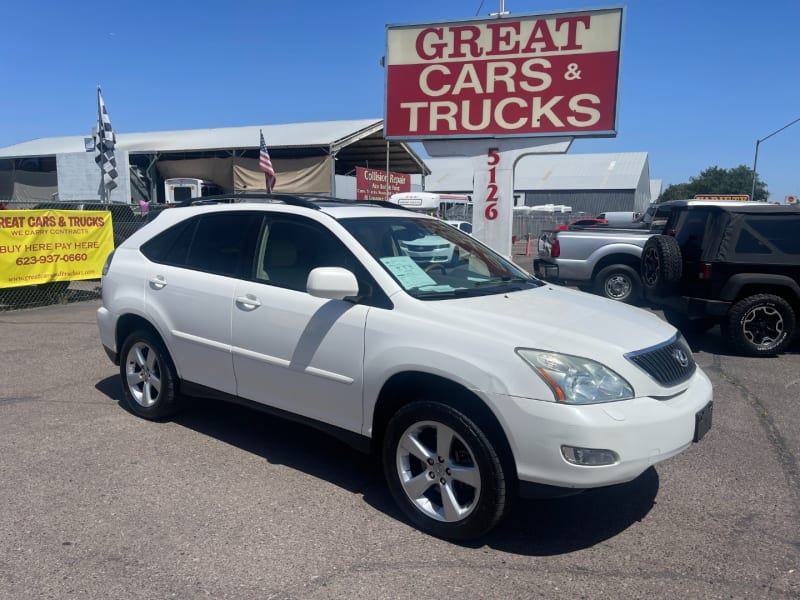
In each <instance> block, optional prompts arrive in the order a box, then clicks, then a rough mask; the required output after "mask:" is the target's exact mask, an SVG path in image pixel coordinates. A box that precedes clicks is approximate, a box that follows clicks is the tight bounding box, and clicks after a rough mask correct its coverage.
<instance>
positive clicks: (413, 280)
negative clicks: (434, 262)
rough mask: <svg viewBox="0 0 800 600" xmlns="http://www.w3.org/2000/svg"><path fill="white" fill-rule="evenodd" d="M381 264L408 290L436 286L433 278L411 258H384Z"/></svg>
mask: <svg viewBox="0 0 800 600" xmlns="http://www.w3.org/2000/svg"><path fill="white" fill-rule="evenodd" d="M381 262H382V263H383V264H384V265H386V268H387V269H389V271H390V272H391V274H392V275H394V276H395V277H397V280H398V281H399V282H400V284H401V285H402V286H403V287H404V288H406V289H407V290H410V289H413V288H419V287H423V286H426V285H436V282H435V281H434V280H433V279H432V278H431V276H430V275H428V274H427V273H426V272H425V271H423V270H422V267H420V266H419V265H418V264H417V263H415V262H414V259H412V258H411V257H410V256H387V257H384V258H382V259H381Z"/></svg>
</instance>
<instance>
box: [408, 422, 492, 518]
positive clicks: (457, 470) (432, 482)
mask: <svg viewBox="0 0 800 600" xmlns="http://www.w3.org/2000/svg"><path fill="white" fill-rule="evenodd" d="M396 464H397V475H398V477H399V479H400V485H401V487H402V488H403V492H405V494H406V496H407V497H408V499H409V500H411V502H412V503H413V504H414V506H415V507H416V508H417V509H418V510H419V511H420V512H422V513H423V514H424V515H425V516H427V517H430V518H431V519H434V520H436V521H442V522H445V523H455V522H458V521H462V520H463V519H465V518H467V517H468V516H469V515H470V513H472V511H473V510H474V509H475V507H476V506H477V504H478V500H479V498H480V494H481V473H480V469H479V468H478V465H477V461H476V460H475V455H474V453H473V451H472V449H471V448H469V446H468V445H467V444H466V442H464V440H463V439H462V438H461V437H460V436H459V435H458V434H457V433H456V432H455V431H453V430H452V429H451V428H450V427H448V426H446V425H444V424H442V423H438V422H435V421H424V422H419V423H415V424H414V425H412V426H411V427H409V428H408V429H406V431H405V432H404V433H403V435H402V436H401V438H400V441H399V443H398V444H397V451H396Z"/></svg>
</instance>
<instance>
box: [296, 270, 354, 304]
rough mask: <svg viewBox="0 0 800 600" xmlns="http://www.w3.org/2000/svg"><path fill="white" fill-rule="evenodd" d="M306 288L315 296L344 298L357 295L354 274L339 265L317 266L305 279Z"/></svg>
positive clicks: (333, 298) (332, 298)
mask: <svg viewBox="0 0 800 600" xmlns="http://www.w3.org/2000/svg"><path fill="white" fill-rule="evenodd" d="M306 290H307V291H308V293H309V294H311V295H312V296H315V297H317V298H329V299H331V300H344V299H345V298H349V297H352V296H358V281H356V276H355V275H353V273H351V272H350V271H348V270H347V269H343V268H341V267H317V268H316V269H312V271H311V273H309V274H308V279H307V280H306Z"/></svg>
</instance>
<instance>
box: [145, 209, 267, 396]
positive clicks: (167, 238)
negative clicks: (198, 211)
mask: <svg viewBox="0 0 800 600" xmlns="http://www.w3.org/2000/svg"><path fill="white" fill-rule="evenodd" d="M261 219H262V217H261V216H260V214H259V213H246V212H228V213H211V214H207V215H203V216H200V217H197V218H194V219H190V220H188V221H185V222H182V223H180V224H178V225H177V226H175V227H173V228H171V229H169V230H167V231H166V232H164V233H162V234H161V235H159V236H157V237H156V238H154V239H153V240H151V242H149V243H148V244H145V245H144V246H143V247H142V252H143V253H144V254H145V256H147V257H148V258H150V260H151V261H152V264H150V265H148V271H149V272H148V274H147V277H146V283H145V306H146V307H147V310H148V312H149V313H150V315H149V316H150V317H151V318H152V319H153V321H154V322H156V323H157V324H158V326H159V328H160V329H161V332H162V334H164V336H165V338H166V343H167V346H168V348H169V350H170V355H171V356H172V359H173V361H174V363H175V366H176V368H177V369H178V373H179V374H180V377H181V378H182V379H184V380H186V381H189V382H192V383H195V384H199V385H201V386H205V387H207V388H212V389H214V390H219V391H222V392H225V393H228V394H235V393H236V382H235V377H234V373H233V359H232V357H231V310H232V306H233V298H234V292H235V290H236V286H237V282H238V280H237V277H239V276H241V274H242V273H249V272H250V271H251V270H252V266H251V265H252V258H253V247H254V246H255V243H256V238H257V236H258V232H259V229H260V223H261Z"/></svg>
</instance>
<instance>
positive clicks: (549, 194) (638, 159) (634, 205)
mask: <svg viewBox="0 0 800 600" xmlns="http://www.w3.org/2000/svg"><path fill="white" fill-rule="evenodd" d="M471 160H472V159H470V158H427V159H425V162H426V164H427V165H428V166H429V167H430V169H431V174H430V175H429V176H428V177H426V178H425V191H429V192H448V193H461V194H464V193H466V194H472V193H473V185H472V162H471ZM658 188H659V189H660V182H659V184H658ZM514 192H515V193H514V195H515V206H537V205H550V204H552V205H565V206H569V207H571V208H572V214H573V215H575V214H581V213H583V214H586V215H597V214H600V213H602V212H610V211H631V212H643V211H644V210H646V209H647V206H648V205H649V204H650V202H651V200H655V198H652V197H651V193H652V192H651V181H650V167H649V164H648V157H647V153H646V152H624V153H617V154H540V155H531V156H526V157H524V158H521V159H520V160H519V162H518V163H517V165H516V167H515V169H514Z"/></svg>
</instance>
